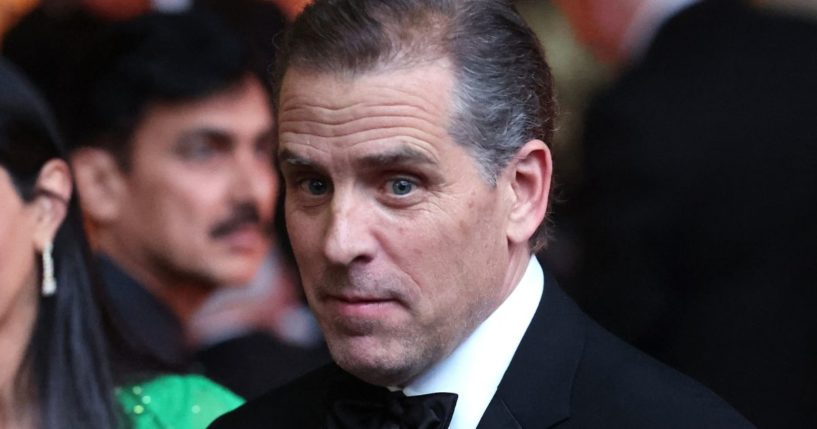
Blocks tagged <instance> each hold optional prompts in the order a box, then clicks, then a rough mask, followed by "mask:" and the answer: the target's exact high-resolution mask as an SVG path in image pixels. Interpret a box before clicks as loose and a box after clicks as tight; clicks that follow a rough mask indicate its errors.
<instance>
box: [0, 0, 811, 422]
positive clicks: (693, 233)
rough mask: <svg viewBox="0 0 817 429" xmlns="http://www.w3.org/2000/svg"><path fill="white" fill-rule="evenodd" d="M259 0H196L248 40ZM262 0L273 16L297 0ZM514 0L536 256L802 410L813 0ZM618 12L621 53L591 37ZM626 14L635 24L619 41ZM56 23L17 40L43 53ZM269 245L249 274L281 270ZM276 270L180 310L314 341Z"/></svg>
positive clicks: (754, 398) (6, 11) (638, 339)
mask: <svg viewBox="0 0 817 429" xmlns="http://www.w3.org/2000/svg"><path fill="white" fill-rule="evenodd" d="M264 1H265V0H258V1H257V2H252V1H241V2H234V1H232V0H222V1H219V0H210V1H206V2H204V3H207V4H209V5H210V6H211V7H212V8H213V9H214V10H216V11H218V12H219V13H220V14H222V15H223V16H224V17H225V18H226V19H227V20H228V21H232V22H233V23H237V24H236V28H239V29H240V30H241V31H242V32H243V33H244V34H245V36H246V37H247V40H248V43H251V44H252V43H255V44H256V46H255V49H256V50H257V51H259V52H262V53H263V52H272V50H273V42H272V39H273V38H274V37H275V35H274V34H272V33H273V32H272V31H270V30H269V29H265V22H264V20H263V18H259V16H260V15H257V14H253V13H247V10H251V9H242V8H251V7H253V6H252V4H253V3H259V2H261V3H263V2H264ZM267 1H268V2H270V3H272V4H274V5H275V7H277V8H278V10H279V11H280V13H281V14H282V15H283V16H284V17H285V19H287V20H291V19H293V18H294V17H295V16H296V15H297V13H298V12H299V11H300V10H301V9H302V8H303V7H304V5H305V3H307V2H306V1H304V0H267ZM191 2H192V0H152V1H151V0H39V1H38V0H0V37H2V36H3V35H6V34H8V33H9V31H12V29H13V28H14V27H15V26H16V25H18V24H19V23H20V22H23V20H24V19H25V17H26V15H27V14H29V13H31V12H32V11H33V10H35V9H38V10H40V11H45V13H47V14H52V15H60V14H63V13H66V11H69V10H74V9H77V8H80V9H84V10H86V11H88V12H90V13H91V14H92V15H94V16H96V17H97V18H98V19H100V20H102V21H120V20H126V19H130V18H132V17H134V16H137V15H140V14H143V13H145V12H147V11H149V10H162V11H174V10H182V9H185V8H187V7H189V6H190V5H191ZM515 3H516V5H517V7H518V9H519V11H520V12H521V13H522V14H523V15H524V16H525V18H526V19H527V20H528V22H529V23H530V25H531V26H532V27H533V29H534V30H535V31H536V33H537V34H538V35H539V36H540V38H541V40H542V42H543V44H544V46H545V51H546V55H547V58H548V61H549V64H550V66H551V67H552V70H553V74H554V77H555V81H556V88H557V98H558V104H559V106H560V109H559V110H560V116H559V118H558V121H557V128H558V131H557V134H556V140H555V141H554V142H553V144H552V149H553V153H554V159H555V169H556V184H557V189H556V191H555V194H554V197H555V203H554V204H553V208H552V214H551V223H552V239H551V241H550V244H549V246H548V247H547V248H546V249H545V250H544V251H543V252H542V253H541V254H540V255H539V257H540V259H542V260H543V261H545V263H546V266H547V267H549V269H550V270H551V271H552V272H553V273H554V275H555V277H556V278H557V279H558V280H559V282H560V284H561V286H562V287H563V288H565V289H566V290H567V291H568V292H569V293H570V294H571V295H572V296H573V297H574V298H575V299H576V300H577V301H578V302H579V304H580V305H581V306H582V307H583V308H584V309H585V310H586V311H587V312H588V313H589V314H590V315H591V316H592V317H594V318H595V319H596V320H598V321H599V322H600V323H601V324H602V325H604V326H605V327H606V328H608V329H610V330H611V331H613V332H614V333H616V334H617V335H619V336H621V337H622V338H624V339H625V340H627V341H629V342H631V343H633V344H635V345H636V346H638V347H639V348H641V349H642V350H645V351H646V352H648V353H650V354H652V355H653V356H655V357H656V358H658V359H660V360H662V361H664V362H666V363H668V364H669V365H671V366H673V367H676V368H678V369H680V370H681V371H683V372H685V373H687V374H689V375H691V376H693V377H694V378H696V379H698V380H699V381H701V382H703V383H704V384H705V385H707V386H708V387H710V388H711V389H713V390H714V391H715V392H716V393H718V394H720V395H721V396H723V397H724V398H725V399H726V400H727V401H728V402H730V403H732V404H733V405H734V406H735V407H736V408H737V409H738V410H739V411H741V412H742V413H743V414H744V415H746V416H747V417H748V418H749V419H750V420H751V421H753V422H754V423H755V424H757V425H758V426H759V427H817V318H816V317H815V315H814V314H813V313H814V311H813V309H814V307H815V305H816V304H817V292H815V285H817V272H815V271H817V268H815V267H817V249H815V243H817V232H815V228H817V192H815V189H817V155H815V154H817V150H815V149H814V145H815V144H817V126H815V125H814V124H813V122H815V118H817V116H815V115H817V108H816V107H815V106H817V102H815V98H817V30H815V26H817V23H815V22H817V21H816V20H817V1H814V0H762V1H760V0H758V1H754V2H739V1H733V0H702V1H701V2H700V3H706V4H707V5H706V6H698V5H696V4H697V3H698V2H695V1H679V0H664V1H659V0H650V1H648V0H615V1H612V0H595V1H594V0H559V1H553V2H550V1H543V0H516V1H515ZM656 4H660V5H662V6H655V5H656ZM714 4H717V6H715V5H714ZM645 5H649V6H645ZM630 7H632V8H633V9H632V11H631V13H629V12H628V11H627V10H628V9H627V8H630ZM635 11H637V12H635ZM659 12H660V13H659ZM695 14H697V15H700V16H695V17H693V15H695ZM253 17H255V19H252V18H253ZM648 18H649V19H653V20H654V22H648V21H649V19H648ZM617 19H621V20H623V21H620V22H619V21H616V20H617ZM693 19H694V20H693ZM622 22H623V23H622ZM616 25H618V26H619V27H622V28H624V30H621V31H619V33H622V32H624V33H627V34H628V35H627V36H626V37H623V36H622V37H623V38H625V39H626V38H627V37H629V38H630V39H628V40H631V44H634V45H638V46H636V47H634V48H632V51H634V52H623V51H624V50H625V49H623V48H622V47H621V43H618V44H617V45H614V46H613V48H614V49H613V50H612V51H610V50H608V51H604V48H605V47H606V45H605V43H606V39H605V37H608V36H609V37H614V36H613V35H614V34H616V33H615V29H616ZM608 26H609V28H610V32H609V33H608ZM639 26H640V27H639ZM625 27H626V28H625ZM636 27H639V28H643V29H645V30H643V32H644V33H645V34H646V35H642V36H639V37H640V39H639V40H636V42H632V40H634V39H633V36H632V34H633V33H634V30H632V29H633V28H636ZM684 27H688V28H684ZM625 30H629V33H628V32H627V31H625ZM79 33H81V31H80V32H79ZM79 33H73V34H75V35H76V34H79ZM619 36H621V35H620V34H619ZM636 39H638V38H636ZM4 42H5V40H4ZM58 42H59V40H54V39H47V38H46V39H45V40H41V41H39V42H38V43H40V44H41V45H39V46H34V47H29V49H32V50H39V49H42V51H38V52H40V53H38V52H32V54H33V55H34V56H36V55H51V53H52V52H53V50H54V49H55V47H54V46H52V44H53V45H56V44H58ZM618 42H621V41H620V40H619V41H618ZM60 46H62V45H60ZM56 49H61V48H56ZM62 55H64V56H63V58H68V61H70V57H71V53H70V52H62ZM262 55H263V54H262ZM270 55H271V54H270ZM40 72H42V73H45V74H49V73H50V74H54V73H59V71H58V70H55V69H51V70H41V71H40ZM35 73H36V71H35ZM279 238H280V237H279ZM281 241H282V247H283V248H284V249H285V248H286V243H285V241H286V240H285V237H284V238H282V239H281ZM283 252H284V253H286V251H285V250H284V251H283ZM281 261H287V259H286V258H272V259H271V262H270V263H268V264H266V271H265V272H262V273H260V274H259V277H260V278H261V279H262V280H260V281H261V282H262V283H264V282H266V283H267V284H272V283H276V282H274V281H271V280H269V279H274V278H280V277H281V276H282V275H281V274H280V271H281V270H283V272H284V273H285V274H283V277H286V278H287V279H289V278H290V277H291V276H292V271H291V270H292V267H288V268H287V267H284V268H281V266H280V264H281ZM285 263H286V262H285ZM263 279H267V280H263ZM285 283H286V284H287V285H290V286H288V287H291V288H292V289H291V290H289V289H288V291H287V292H284V293H281V292H280V290H279V289H275V290H278V292H273V290H274V288H272V289H270V288H266V289H265V288H264V287H263V286H259V287H258V288H254V289H252V288H251V289H248V290H249V292H247V291H245V292H236V291H235V290H230V291H227V293H226V294H224V295H223V296H219V297H216V298H214V299H213V301H212V302H210V303H208V305H206V306H205V307H204V308H203V309H202V313H201V315H200V316H199V318H198V319H196V321H195V324H196V325H195V326H196V332H198V333H199V334H198V335H199V336H200V337H201V338H202V340H201V341H203V342H205V343H206V342H208V341H213V340H212V338H218V337H219V336H220V335H222V334H221V332H222V331H230V332H232V331H235V330H236V329H239V328H236V326H237V325H242V324H251V325H253V326H256V327H258V326H261V327H262V328H263V329H267V330H269V331H274V332H276V335H277V336H278V337H279V338H283V339H284V341H285V342H288V343H291V344H296V345H297V344H306V345H310V344H314V343H315V342H316V341H319V339H318V340H316V339H315V337H316V336H318V337H319V334H316V332H315V327H314V322H311V321H310V318H309V315H308V311H307V310H306V309H305V308H304V307H303V306H302V305H301V304H302V302H300V301H299V299H300V297H299V294H298V292H297V280H287V281H286V282H285ZM293 285H294V286H293ZM265 291H267V292H265ZM265 293H266V294H268V296H270V297H271V298H269V300H267V301H264V298H261V296H264V294H265ZM242 294H243V296H245V297H244V298H242ZM281 296H284V298H281ZM276 300H277V301H276ZM281 300H284V301H286V302H287V303H285V304H281ZM259 302H266V303H269V302H276V303H277V304H271V305H264V304H262V305H259ZM270 308H281V310H280V311H275V312H270V311H269V309H270ZM272 313H275V314H272ZM283 315H286V316H283ZM208 322H211V323H208ZM211 325H215V326H211Z"/></svg>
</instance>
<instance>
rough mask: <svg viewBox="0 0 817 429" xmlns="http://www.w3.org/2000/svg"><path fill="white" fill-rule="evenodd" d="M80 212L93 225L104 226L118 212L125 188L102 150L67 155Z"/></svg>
mask: <svg viewBox="0 0 817 429" xmlns="http://www.w3.org/2000/svg"><path fill="white" fill-rule="evenodd" d="M71 166H72V167H73V168H74V174H75V175H76V182H77V191H78V193H79V196H80V202H81V203H82V210H83V212H84V213H85V214H86V215H87V216H88V217H89V218H90V220H92V221H93V222H95V223H102V224H104V223H108V222H111V221H112V220H114V219H116V218H117V217H118V216H119V213H120V212H121V210H122V207H123V206H122V204H123V199H124V198H126V194H127V187H126V183H125V176H124V173H123V172H122V170H121V169H120V167H119V164H118V163H117V162H116V159H115V158H114V156H113V155H112V154H111V153H110V152H108V151H106V150H103V149H97V148H81V149H77V150H76V151H74V153H72V154H71Z"/></svg>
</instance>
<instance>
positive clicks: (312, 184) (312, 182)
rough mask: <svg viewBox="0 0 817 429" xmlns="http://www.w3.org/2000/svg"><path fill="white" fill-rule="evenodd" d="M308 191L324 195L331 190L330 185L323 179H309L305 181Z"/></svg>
mask: <svg viewBox="0 0 817 429" xmlns="http://www.w3.org/2000/svg"><path fill="white" fill-rule="evenodd" d="M305 185H306V188H307V191H309V193H310V194H312V195H323V194H325V193H327V192H329V185H328V184H327V183H326V182H324V181H323V180H319V179H308V180H307V181H306V183H305Z"/></svg>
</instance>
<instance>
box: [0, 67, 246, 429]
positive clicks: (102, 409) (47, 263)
mask: <svg viewBox="0 0 817 429" xmlns="http://www.w3.org/2000/svg"><path fill="white" fill-rule="evenodd" d="M72 191H73V186H72V178H71V173H70V171H69V168H68V163H67V161H66V160H65V159H64V155H63V148H62V145H61V142H60V139H59V138H58V137H57V134H56V132H55V126H54V122H53V120H52V118H51V116H50V114H49V113H48V111H47V109H46V107H45V104H44V103H43V102H42V101H41V100H40V98H39V97H38V96H37V95H36V94H35V93H34V91H33V89H32V88H31V86H30V85H29V84H28V83H27V82H25V81H24V80H23V78H22V77H21V76H20V75H19V74H18V73H17V72H16V71H15V70H14V69H13V68H12V67H11V66H10V65H9V64H8V63H7V62H6V61H5V60H0V284H2V287H0V344H2V347H0V349H2V351H3V352H2V354H1V355H0V359H1V360H2V362H1V363H2V364H1V365H0V368H2V370H1V371H0V427H13V428H20V429H22V428H43V429H56V428H90V429H109V428H114V427H122V428H131V427H133V428H144V429H148V428H166V427H176V428H191V429H195V428H204V427H205V426H206V425H207V424H209V423H210V421H212V420H213V419H214V418H215V417H217V416H218V415H219V414H221V413H223V412H225V411H229V410H230V409H232V408H234V407H236V406H238V405H239V404H240V403H241V400H240V399H239V398H238V397H236V396H235V395H233V394H232V393H230V392H227V391H225V390H224V389H223V388H221V387H220V386H217V385H215V384H213V383H211V382H209V381H208V380H206V379H204V378H201V377H161V378H155V379H151V380H146V382H145V383H144V384H140V385H128V386H121V387H120V389H118V390H116V396H115V395H114V393H115V391H114V388H113V383H112V379H111V375H110V371H109V364H108V360H107V358H106V354H105V349H106V339H105V335H104V332H103V328H102V326H103V325H102V319H101V318H100V315H99V313H98V311H97V309H98V303H97V300H96V299H95V295H94V292H95V290H94V289H95V288H94V287H92V285H93V278H94V276H93V275H92V273H91V270H90V268H89V266H90V250H89V248H88V244H87V242H86V240H85V237H84V234H83V227H82V219H81V215H80V210H79V205H78V203H77V199H76V198H73V197H72V194H73V193H72ZM145 398H148V399H147V400H146V399H145ZM150 398H152V400H153V402H152V401H151V399H150ZM194 406H198V407H199V409H198V412H194V410H193V408H192V407H194Z"/></svg>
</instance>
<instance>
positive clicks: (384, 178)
mask: <svg viewBox="0 0 817 429" xmlns="http://www.w3.org/2000/svg"><path fill="white" fill-rule="evenodd" d="M280 64H281V68H280V69H279V71H278V73H277V74H276V76H277V79H276V82H277V84H276V88H277V91H276V96H275V102H276V104H277V108H278V109H277V112H278V120H279V122H278V123H279V129H278V133H279V148H278V160H279V165H280V168H281V170H282V173H283V177H284V180H285V183H286V185H285V189H286V198H285V200H286V204H285V207H286V209H285V212H286V219H287V226H288V230H289V231H290V236H291V241H292V245H293V250H294V253H295V257H296V259H297V261H298V265H299V268H300V271H301V276H302V281H303V285H304V287H305V291H306V295H307V298H308V300H309V303H310V305H311V307H312V309H313V310H314V311H315V313H316V314H317V317H318V320H319V322H320V324H321V327H322V329H323V331H324V334H325V336H326V339H327V343H328V345H329V348H330V351H331V353H332V357H333V359H334V361H335V363H333V364H330V365H329V366H326V367H323V368H321V369H319V370H317V371H315V372H313V373H310V374H308V375H306V376H304V377H303V378H300V379H298V380H296V381H295V382H293V383H291V384H289V385H287V386H285V387H283V388H281V389H276V390H273V391H271V392H270V393H268V394H266V395H264V396H262V397H260V398H259V399H258V400H255V401H251V402H249V403H248V404H247V405H246V406H245V407H243V408H240V409H239V410H237V411H236V412H233V413H231V414H228V415H226V416H224V417H223V418H221V419H220V420H218V421H217V422H216V423H214V425H213V427H214V428H255V427H258V428H260V427H269V426H270V425H273V426H277V427H284V428H321V427H328V428H361V427H367V428H368V427H377V428H381V427H401V428H444V427H451V428H457V429H461V428H475V427H482V428H505V427H513V428H542V427H554V426H559V427H713V428H714V427H718V428H723V427H729V428H733V427H748V426H749V424H748V423H747V422H746V421H745V420H744V419H743V418H742V417H741V416H740V415H739V414H737V413H736V412H735V411H733V410H732V409H731V408H730V407H729V406H728V405H727V404H725V403H724V402H723V401H721V400H720V399H719V398H718V397H716V396H715V395H714V394H712V393H710V392H709V391H707V390H706V389H705V388H703V387H702V386H699V385H697V384H696V383H695V382H693V381H692V380H690V379H688V378H686V377H685V376H683V375H681V374H679V373H677V372H675V371H673V370H671V369H669V368H667V367H664V366H662V365H661V364H659V363H657V362H655V361H652V360H651V359H650V358H648V357H646V356H645V355H642V354H640V353H639V352H637V351H636V350H634V349H632V348H630V347H629V346H627V345H626V344H624V343H622V342H621V341H619V340H617V339H616V338H614V337H613V336H611V335H610V334H608V333H607V332H605V331H604V330H602V329H601V328H599V327H598V326H596V325H595V324H594V323H593V322H592V321H591V320H590V319H588V318H587V317H586V316H585V315H584V314H583V313H582V312H581V311H580V310H579V309H578V308H577V307H576V306H575V305H574V304H573V303H572V302H571V301H570V299H569V298H567V297H566V296H565V294H564V293H563V292H562V291H561V290H560V289H559V287H558V286H557V285H556V284H555V282H554V281H553V280H552V279H550V278H549V277H548V276H547V275H546V274H545V273H544V272H543V270H542V268H541V266H540V265H539V263H538V262H537V260H536V259H535V258H534V257H532V254H533V252H534V251H535V250H537V249H539V248H540V247H541V246H542V245H543V244H544V243H545V241H546V240H545V238H546V232H547V231H546V228H545V223H544V222H543V220H544V218H545V214H546V211H547V207H548V200H549V194H550V188H551V175H552V163H551V155H550V149H549V148H548V143H550V142H551V140H552V137H553V119H554V115H555V111H554V110H555V107H554V99H553V91H552V81H551V77H550V72H549V69H548V66H547V64H546V62H545V59H544V56H543V53H542V50H541V47H540V45H539V43H538V41H537V39H536V37H535V35H534V34H533V32H532V31H531V30H530V29H529V28H528V27H527V26H526V24H525V23H524V22H523V20H522V19H521V18H520V17H519V15H518V14H517V13H516V11H515V10H514V9H513V7H512V6H511V4H510V2H507V1H502V0H475V1H463V0H452V1H439V0H402V1H389V2H383V1H379V0H362V1H359V0H348V1H344V0H340V1H333V0H327V1H322V0H319V1H316V2H315V3H314V4H313V5H311V6H309V7H307V9H306V10H305V12H304V13H303V14H302V15H301V16H300V17H299V18H298V20H297V21H296V22H295V23H294V26H293V28H292V30H291V32H290V34H289V35H288V37H287V39H286V42H285V45H284V47H283V54H282V57H281V63H280Z"/></svg>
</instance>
